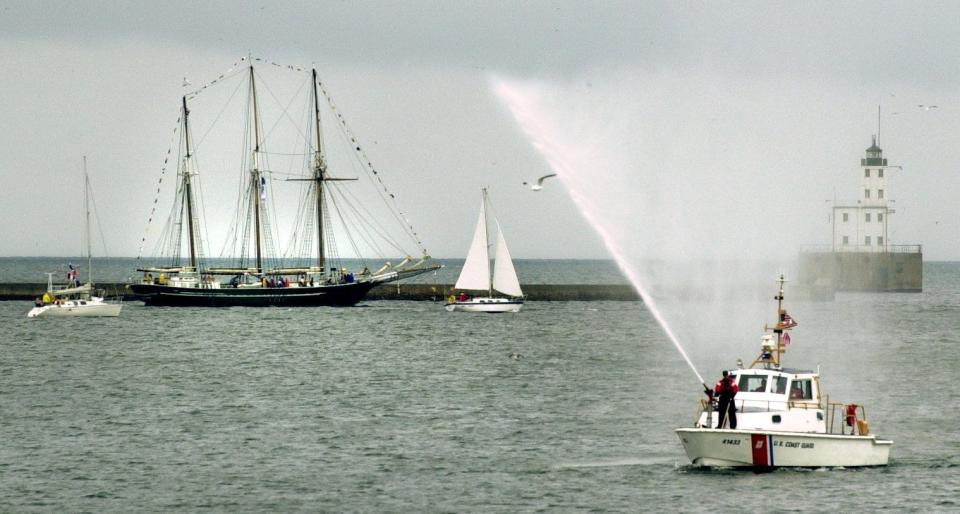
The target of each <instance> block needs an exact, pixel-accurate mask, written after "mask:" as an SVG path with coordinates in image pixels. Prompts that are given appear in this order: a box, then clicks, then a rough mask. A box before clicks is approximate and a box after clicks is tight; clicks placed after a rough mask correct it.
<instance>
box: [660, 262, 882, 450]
mask: <svg viewBox="0 0 960 514" xmlns="http://www.w3.org/2000/svg"><path fill="white" fill-rule="evenodd" d="M779 282H780V290H779V294H778V295H777V296H776V297H775V299H776V300H777V314H778V322H777V324H776V325H775V326H774V327H772V328H771V327H767V330H768V331H770V332H772V333H771V334H765V335H764V336H763V338H762V341H761V346H762V349H761V352H760V355H759V356H758V357H757V359H756V360H754V361H753V363H752V364H751V365H750V367H749V368H743V367H742V366H740V365H739V362H738V369H733V370H729V373H730V375H731V376H733V378H734V380H736V383H737V385H738V386H739V392H738V393H737V394H736V396H735V397H734V400H733V401H734V405H735V406H736V410H737V412H736V417H737V420H738V423H737V427H736V429H730V428H725V427H718V426H717V422H718V419H719V412H717V402H716V400H715V399H714V398H713V394H712V391H709V390H707V395H708V397H707V399H704V400H701V402H700V410H699V413H698V415H697V420H696V423H695V424H694V426H693V427H692V428H678V429H676V433H677V436H679V437H680V442H681V443H683V448H684V450H685V451H686V453H687V456H688V457H689V458H690V461H691V462H692V463H693V464H694V465H695V466H704V467H713V466H717V467H750V468H774V467H855V466H885V465H887V462H888V460H889V458H890V449H891V447H893V441H888V440H883V439H879V438H877V436H876V435H874V434H872V433H871V432H870V429H869V426H868V424H867V420H866V411H865V409H864V407H863V406H862V405H857V404H853V403H846V404H845V403H840V402H835V401H832V400H831V399H830V397H829V396H827V395H825V394H824V393H823V391H822V390H821V388H820V374H819V372H815V371H809V370H799V369H792V368H784V367H782V366H781V357H782V355H783V353H784V352H785V351H786V348H785V345H786V344H789V341H790V336H789V330H790V329H791V328H793V327H794V326H796V322H794V321H793V319H792V318H791V317H790V316H789V314H787V313H786V311H785V310H783V283H784V282H785V280H784V278H783V276H782V275H781V276H780V280H779ZM705 387H706V386H705ZM725 426H726V425H725Z"/></svg>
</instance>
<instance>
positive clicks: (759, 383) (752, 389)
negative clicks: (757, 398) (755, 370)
mask: <svg viewBox="0 0 960 514" xmlns="http://www.w3.org/2000/svg"><path fill="white" fill-rule="evenodd" d="M737 385H738V386H739V387H740V391H742V392H744V393H765V392H766V391H767V376H766V375H740V383H739V384H737Z"/></svg>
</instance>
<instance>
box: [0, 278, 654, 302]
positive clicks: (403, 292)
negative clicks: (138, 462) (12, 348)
mask: <svg viewBox="0 0 960 514" xmlns="http://www.w3.org/2000/svg"><path fill="white" fill-rule="evenodd" d="M96 287H97V288H98V289H103V290H104V291H105V292H106V295H107V296H108V297H115V296H122V297H123V299H124V300H134V299H135V298H134V297H133V295H131V294H130V290H129V289H127V288H126V284H123V283H100V284H97V286H96ZM452 288H453V285H452V284H417V283H414V284H400V285H399V287H398V286H397V284H385V285H381V286H377V287H375V288H373V290H371V291H370V292H369V293H368V294H367V296H366V299H367V300H420V301H443V300H444V299H445V298H446V295H447V294H449V291H450V290H451V289H452ZM46 290H47V284H46V283H39V282H38V283H7V284H0V300H33V299H35V298H37V297H40V296H42V295H43V292H44V291H46ZM523 291H524V293H526V295H527V300H530V301H538V302H541V301H547V302H564V301H598V300H613V301H637V300H639V299H640V297H639V295H637V292H636V291H635V290H634V289H633V288H632V287H631V286H629V285H625V284H525V285H524V286H523Z"/></svg>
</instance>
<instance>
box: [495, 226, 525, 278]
mask: <svg viewBox="0 0 960 514" xmlns="http://www.w3.org/2000/svg"><path fill="white" fill-rule="evenodd" d="M496 223H497V261H496V263H495V264H494V266H493V288H494V289H496V290H497V291H500V292H501V293H503V294H505V295H509V296H523V291H521V290H520V280H518V279H517V271H516V270H515V269H514V268H513V259H511V258H510V250H508V249H507V240H506V239H504V238H503V230H501V229H500V222H499V221H497V222H496Z"/></svg>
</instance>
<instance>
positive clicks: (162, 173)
mask: <svg viewBox="0 0 960 514" xmlns="http://www.w3.org/2000/svg"><path fill="white" fill-rule="evenodd" d="M179 130H180V117H179V116H178V117H177V123H176V125H175V126H174V127H173V135H172V136H170V145H169V146H168V147H167V153H166V155H165V156H164V158H163V165H161V167H160V179H159V180H157V192H156V196H154V198H153V205H152V206H151V207H150V215H149V216H148V218H147V227H146V229H145V230H144V234H143V238H141V239H140V248H139V249H137V267H139V266H140V259H141V257H143V246H144V245H145V244H146V243H147V237H148V236H149V235H150V224H151V223H152V222H153V217H154V215H155V214H156V212H157V202H158V201H159V200H160V186H161V185H162V184H163V177H164V176H165V175H166V172H167V164H168V163H169V162H170V152H172V151H173V140H174V138H175V137H177V135H178V131H179Z"/></svg>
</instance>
